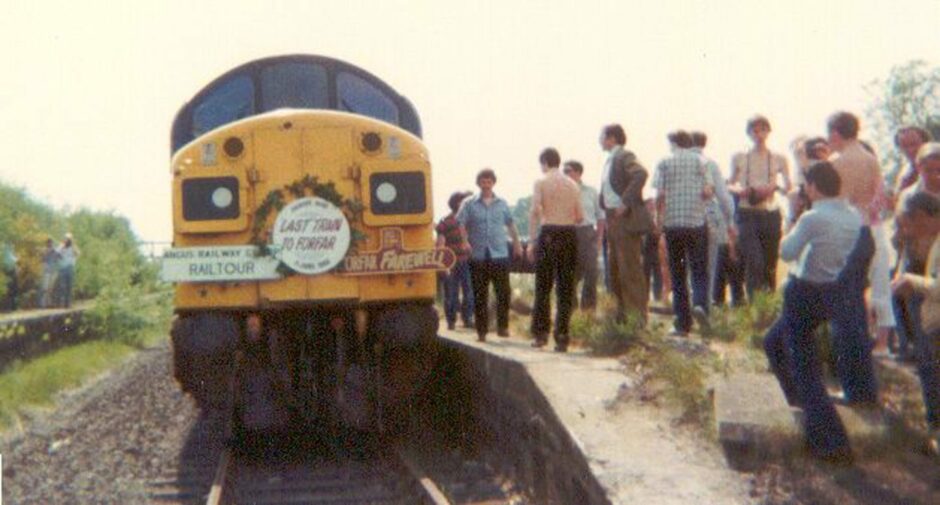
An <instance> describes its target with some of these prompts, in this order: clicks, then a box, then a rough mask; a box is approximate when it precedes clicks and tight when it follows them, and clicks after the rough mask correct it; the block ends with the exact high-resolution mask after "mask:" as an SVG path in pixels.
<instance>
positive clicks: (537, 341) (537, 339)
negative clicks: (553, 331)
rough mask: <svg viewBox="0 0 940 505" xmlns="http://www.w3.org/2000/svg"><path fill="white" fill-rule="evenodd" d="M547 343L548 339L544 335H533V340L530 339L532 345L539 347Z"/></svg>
mask: <svg viewBox="0 0 940 505" xmlns="http://www.w3.org/2000/svg"><path fill="white" fill-rule="evenodd" d="M547 343H548V339H547V338H544V337H535V340H533V341H532V347H535V348H540V347H545V344H547Z"/></svg>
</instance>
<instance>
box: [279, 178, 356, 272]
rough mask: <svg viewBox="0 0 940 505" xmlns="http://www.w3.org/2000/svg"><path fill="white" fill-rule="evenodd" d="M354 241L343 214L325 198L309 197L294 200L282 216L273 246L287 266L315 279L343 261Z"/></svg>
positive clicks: (283, 210) (282, 210)
mask: <svg viewBox="0 0 940 505" xmlns="http://www.w3.org/2000/svg"><path fill="white" fill-rule="evenodd" d="M350 237H351V233H350V230H349V222H348V221H347V220H346V216H345V215H343V211H341V210H340V209H339V208H338V207H336V206H335V205H333V204H332V203H330V202H328V201H326V200H324V199H322V198H319V197H315V196H308V197H305V198H299V199H297V200H294V201H293V202H291V203H289V204H287V205H286V206H284V208H283V209H281V211H280V212H279V213H278V215H277V220H275V222H274V233H273V237H272V246H273V248H274V249H276V250H278V251H279V254H278V259H280V260H281V261H282V262H284V264H285V265H287V266H289V267H290V268H292V269H294V270H295V271H297V272H299V273H302V274H307V275H315V274H319V273H323V272H326V271H328V270H330V269H332V268H333V267H335V266H336V265H338V264H339V262H341V261H342V260H343V257H344V256H346V251H347V250H349V244H350Z"/></svg>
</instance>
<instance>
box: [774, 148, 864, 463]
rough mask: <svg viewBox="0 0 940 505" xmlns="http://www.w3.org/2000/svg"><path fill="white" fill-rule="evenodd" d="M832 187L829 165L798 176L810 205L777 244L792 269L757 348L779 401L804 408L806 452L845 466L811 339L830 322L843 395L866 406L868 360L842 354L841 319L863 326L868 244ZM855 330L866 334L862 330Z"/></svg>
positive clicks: (846, 337)
mask: <svg viewBox="0 0 940 505" xmlns="http://www.w3.org/2000/svg"><path fill="white" fill-rule="evenodd" d="M840 186H841V181H840V179H839V174H838V173H837V172H836V171H835V169H834V168H833V166H832V164H830V163H829V162H825V161H823V162H818V163H815V164H814V165H812V166H811V167H810V168H809V171H808V172H807V173H806V193H807V195H808V196H809V198H810V200H811V201H812V202H813V207H812V209H811V210H809V211H807V212H805V213H804V214H803V215H802V216H800V219H799V221H797V222H796V225H795V226H794V227H793V229H792V230H791V231H790V233H788V234H787V236H786V237H784V238H783V241H782V242H781V244H780V257H781V258H782V259H783V260H784V261H793V262H796V266H795V268H793V269H792V270H791V276H790V279H789V281H788V282H787V286H786V288H785V289H784V299H783V309H782V311H781V315H780V318H779V319H778V320H777V322H776V323H775V324H774V326H773V327H772V328H771V329H770V331H768V333H767V335H766V336H765V338H764V348H765V351H766V353H767V358H768V360H769V362H770V367H771V370H773V372H774V374H775V375H776V376H777V379H778V381H779V382H780V386H781V388H782V389H783V391H784V394H785V395H786V397H787V400H788V401H789V402H790V403H791V404H792V405H797V406H800V407H802V408H803V410H804V415H803V424H804V430H805V434H806V437H807V439H808V441H809V446H810V449H811V450H812V451H813V453H814V454H815V455H816V456H817V457H820V458H822V459H825V460H829V461H832V462H836V463H850V462H851V460H852V453H851V449H850V448H849V442H848V437H847V435H846V432H845V427H844V426H843V425H842V422H841V420H840V419H839V416H838V414H837V413H836V410H835V407H834V406H833V405H832V401H831V400H830V399H829V393H828V391H827V390H826V386H825V383H824V382H823V373H822V368H821V366H820V360H819V357H818V356H817V354H816V341H815V338H814V334H815V330H816V328H817V327H818V326H819V325H820V324H822V323H823V322H824V321H826V320H832V322H833V333H834V334H836V333H838V335H837V336H836V338H835V339H834V340H835V345H836V346H837V347H846V348H845V349H842V348H840V349H836V353H837V354H838V355H839V357H840V363H839V368H840V370H839V375H840V377H842V379H843V386H844V387H845V389H846V396H847V397H850V398H853V397H854V399H856V400H858V401H861V402H867V401H873V399H874V397H875V396H876V391H875V386H874V375H873V371H872V364H871V355H870V353H868V352H866V349H855V348H854V347H853V348H851V349H850V348H848V345H849V344H850V343H851V342H853V341H855V339H853V338H850V337H852V336H854V332H853V329H854V327H851V328H850V327H848V326H847V324H846V323H847V321H846V319H847V318H848V319H852V320H855V319H861V320H862V321H863V322H864V320H865V306H864V298H863V297H864V289H865V279H866V278H867V273H868V266H869V264H870V263H871V258H872V256H873V255H874V241H873V239H872V236H871V231H870V230H869V229H868V228H867V227H865V226H864V225H863V222H862V217H861V215H859V213H858V212H857V211H855V210H854V209H853V208H852V207H851V206H850V205H849V203H848V202H847V201H845V200H842V199H839V198H838V195H839V190H840ZM860 330H861V331H865V332H867V327H862V328H860ZM850 333H851V335H850ZM862 392H864V395H863V393H862Z"/></svg>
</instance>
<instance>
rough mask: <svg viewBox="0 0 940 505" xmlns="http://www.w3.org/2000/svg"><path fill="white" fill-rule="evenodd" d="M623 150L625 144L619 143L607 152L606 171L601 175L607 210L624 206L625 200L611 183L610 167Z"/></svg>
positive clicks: (602, 191) (602, 192)
mask: <svg viewBox="0 0 940 505" xmlns="http://www.w3.org/2000/svg"><path fill="white" fill-rule="evenodd" d="M621 152H623V146H622V145H619V144H618V145H616V146H614V148H613V149H611V150H610V152H609V153H607V162H606V163H604V173H603V174H602V175H601V194H603V195H604V207H606V208H607V210H613V209H616V208H619V207H623V200H622V199H621V198H620V195H619V194H617V192H616V191H614V187H613V186H611V184H610V169H611V167H612V166H613V164H614V157H616V156H617V154H618V153H621Z"/></svg>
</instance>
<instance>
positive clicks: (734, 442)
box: [714, 374, 801, 470]
mask: <svg viewBox="0 0 940 505" xmlns="http://www.w3.org/2000/svg"><path fill="white" fill-rule="evenodd" d="M714 408H715V424H716V429H717V431H718V440H719V442H720V443H721V446H722V449H723V450H724V453H725V457H726V458H727V460H728V463H729V465H730V466H731V467H732V468H735V469H738V470H750V469H753V468H755V467H757V466H760V465H761V463H762V462H764V461H766V460H768V459H771V458H774V457H779V456H780V455H782V454H784V453H786V452H788V451H790V450H792V449H793V448H794V447H795V446H797V445H798V444H799V443H800V441H801V433H800V428H799V424H798V423H797V421H798V418H797V409H793V408H791V407H790V406H789V405H788V404H787V401H786V399H785V398H784V396H783V392H782V391H781V390H780V386H779V385H778V384H777V380H776V378H774V376H772V375H770V374H741V375H734V376H732V377H729V378H728V379H726V380H724V381H722V382H720V383H719V384H717V385H716V387H715V394H714Z"/></svg>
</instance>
